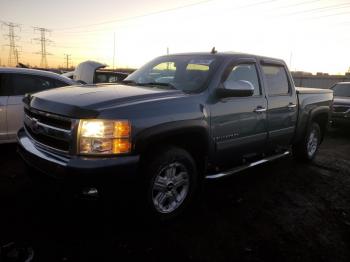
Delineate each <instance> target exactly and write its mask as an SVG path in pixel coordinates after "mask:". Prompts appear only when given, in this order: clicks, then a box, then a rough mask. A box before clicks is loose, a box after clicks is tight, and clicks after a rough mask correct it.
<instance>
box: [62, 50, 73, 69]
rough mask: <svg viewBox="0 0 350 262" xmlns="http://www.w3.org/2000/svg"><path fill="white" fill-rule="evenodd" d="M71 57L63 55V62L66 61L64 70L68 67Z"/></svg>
mask: <svg viewBox="0 0 350 262" xmlns="http://www.w3.org/2000/svg"><path fill="white" fill-rule="evenodd" d="M71 56H72V55H68V54H64V60H66V69H67V70H68V68H69V67H68V66H69V61H70V60H71V58H70V57H71Z"/></svg>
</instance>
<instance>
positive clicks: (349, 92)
mask: <svg viewBox="0 0 350 262" xmlns="http://www.w3.org/2000/svg"><path fill="white" fill-rule="evenodd" d="M333 91H334V96H347V97H350V84H337V85H335V86H334V87H333Z"/></svg>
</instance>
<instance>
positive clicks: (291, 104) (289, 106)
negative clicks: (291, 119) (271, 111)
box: [287, 103, 297, 109]
mask: <svg viewBox="0 0 350 262" xmlns="http://www.w3.org/2000/svg"><path fill="white" fill-rule="evenodd" d="M296 106H297V105H296V104H293V103H289V105H288V106H287V107H288V108H290V109H292V108H294V107H296Z"/></svg>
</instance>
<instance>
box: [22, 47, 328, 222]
mask: <svg viewBox="0 0 350 262" xmlns="http://www.w3.org/2000/svg"><path fill="white" fill-rule="evenodd" d="M332 100H333V92H332V91H331V90H324V89H308V88H306V89H305V88H295V87H294V83H293V80H292V77H291V75H290V72H289V71H288V69H287V66H286V64H285V63H284V62H283V61H282V60H279V59H273V58H267V57H261V56H255V55H248V54H239V53H216V54H209V53H189V54H178V55H169V56H162V57H159V58H156V59H154V60H152V61H151V62H149V63H148V64H146V65H145V66H143V67H142V68H140V69H139V70H137V71H135V72H134V73H133V74H131V75H130V76H129V77H127V78H126V79H125V81H124V84H120V85H100V86H98V87H95V86H89V87H85V86H82V87H74V88H67V87H63V88H59V89H55V90H49V91H44V92H40V93H37V94H34V95H32V96H30V97H28V98H27V99H26V101H25V110H26V117H25V126H24V128H23V129H21V130H20V131H19V133H18V141H19V152H20V154H21V155H22V157H23V159H24V160H25V161H26V163H27V164H28V165H30V166H31V167H32V169H33V170H41V172H44V173H46V174H47V175H48V176H51V177H55V178H57V179H58V180H62V181H67V184H69V185H70V186H72V187H74V190H75V191H76V192H81V193H82V194H84V195H91V196H92V195H93V196H97V195H99V194H102V196H104V195H103V194H104V193H106V192H108V189H109V188H112V192H113V190H115V189H114V186H113V185H116V184H113V183H116V182H115V180H116V181H119V179H121V178H130V179H131V178H134V179H135V180H134V181H135V182H133V184H132V185H131V188H130V190H131V191H130V194H131V195H133V194H140V195H141V196H140V198H139V201H140V202H142V201H144V203H145V205H146V206H147V207H148V209H147V210H148V212H149V214H152V215H154V216H155V217H156V218H158V219H161V220H163V219H164V220H166V219H170V218H173V217H174V216H177V215H179V214H180V213H181V212H182V211H183V210H184V209H185V208H186V207H187V206H188V205H189V203H190V202H191V201H192V200H193V198H194V196H195V194H196V192H197V189H198V187H199V185H200V183H201V181H202V180H203V179H218V178H222V177H225V176H229V175H232V174H235V173H237V172H239V171H241V170H244V169H247V168H250V167H253V166H256V165H258V164H262V163H264V162H268V161H271V160H274V159H277V158H280V157H283V156H285V155H288V154H289V153H290V151H291V148H292V149H293V154H294V155H295V156H296V157H297V158H298V159H301V160H304V161H311V160H312V159H313V158H314V157H315V155H316V152H317V150H318V148H319V145H320V143H321V142H322V139H323V137H324V135H325V132H326V129H327V124H328V120H329V116H330V106H331V103H332ZM34 173H35V172H32V174H34ZM73 181H74V182H73ZM121 181H123V180H121ZM119 183H124V182H119ZM107 185H108V187H106V186H107ZM74 190H73V191H74ZM107 195H108V194H107ZM100 196H101V195H100ZM125 197H126V198H125V201H128V199H129V197H128V196H125ZM135 208H136V207H135Z"/></svg>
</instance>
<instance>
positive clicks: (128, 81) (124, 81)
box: [122, 80, 138, 85]
mask: <svg viewBox="0 0 350 262" xmlns="http://www.w3.org/2000/svg"><path fill="white" fill-rule="evenodd" d="M122 83H123V84H134V85H138V83H137V82H136V81H134V80H123V81H122Z"/></svg>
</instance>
